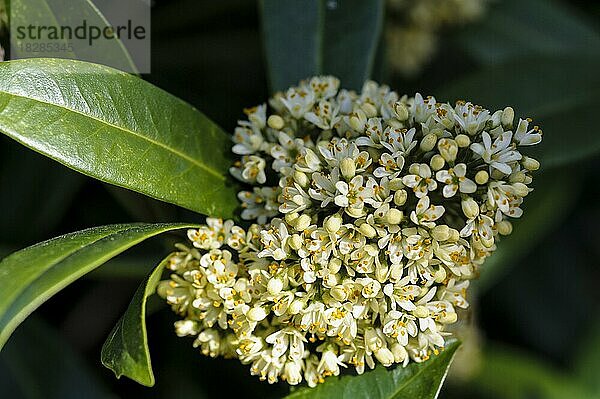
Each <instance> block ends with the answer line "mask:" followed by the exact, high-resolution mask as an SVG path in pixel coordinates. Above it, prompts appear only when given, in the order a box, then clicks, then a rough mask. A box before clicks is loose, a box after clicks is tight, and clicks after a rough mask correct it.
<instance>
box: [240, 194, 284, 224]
mask: <svg viewBox="0 0 600 399" xmlns="http://www.w3.org/2000/svg"><path fill="white" fill-rule="evenodd" d="M277 193H278V190H277V188H274V187H254V189H253V192H249V191H240V192H239V194H238V199H239V200H240V201H241V207H242V215H241V216H242V219H245V220H253V219H256V220H257V222H258V223H265V222H266V221H267V219H268V218H272V217H274V216H276V215H277V211H278V209H279V203H278V202H277Z"/></svg>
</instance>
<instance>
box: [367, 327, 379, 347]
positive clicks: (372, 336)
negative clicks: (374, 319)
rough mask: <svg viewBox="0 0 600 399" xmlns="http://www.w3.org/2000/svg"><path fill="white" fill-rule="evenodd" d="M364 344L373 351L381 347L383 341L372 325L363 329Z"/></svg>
mask: <svg viewBox="0 0 600 399" xmlns="http://www.w3.org/2000/svg"><path fill="white" fill-rule="evenodd" d="M365 344H366V345H367V347H368V348H369V349H370V350H371V351H373V352H375V351H377V350H379V349H381V348H382V347H383V345H384V342H383V341H382V339H381V338H380V337H379V336H378V335H377V331H375V329H374V328H373V327H368V328H366V329H365Z"/></svg>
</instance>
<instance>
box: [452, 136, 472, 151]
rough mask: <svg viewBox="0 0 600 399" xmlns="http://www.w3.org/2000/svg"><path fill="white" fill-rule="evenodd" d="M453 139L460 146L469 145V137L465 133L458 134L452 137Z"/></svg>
mask: <svg viewBox="0 0 600 399" xmlns="http://www.w3.org/2000/svg"><path fill="white" fill-rule="evenodd" d="M454 140H456V144H457V145H458V146H459V147H460V148H466V147H468V146H469V145H471V139H470V138H469V136H467V135H466V134H459V135H458V136H456V137H455V138H454Z"/></svg>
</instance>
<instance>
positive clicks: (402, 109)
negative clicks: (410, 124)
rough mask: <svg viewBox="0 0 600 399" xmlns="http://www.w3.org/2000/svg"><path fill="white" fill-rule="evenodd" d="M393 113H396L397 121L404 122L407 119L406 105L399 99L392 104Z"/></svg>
mask: <svg viewBox="0 0 600 399" xmlns="http://www.w3.org/2000/svg"><path fill="white" fill-rule="evenodd" d="M394 113H395V114H396V118H398V120H399V121H402V122H404V121H405V120H407V119H408V108H406V105H404V104H403V103H401V102H400V101H398V102H396V103H395V104H394Z"/></svg>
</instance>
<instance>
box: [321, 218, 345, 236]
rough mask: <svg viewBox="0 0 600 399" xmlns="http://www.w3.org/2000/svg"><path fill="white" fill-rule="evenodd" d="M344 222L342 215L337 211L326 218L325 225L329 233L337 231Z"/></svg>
mask: <svg viewBox="0 0 600 399" xmlns="http://www.w3.org/2000/svg"><path fill="white" fill-rule="evenodd" d="M342 222H343V220H342V217H341V216H340V215H339V214H337V213H336V214H335V215H331V216H329V217H328V218H326V219H325V223H324V224H323V227H325V230H327V232H328V233H337V231H338V230H339V229H340V227H342Z"/></svg>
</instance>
